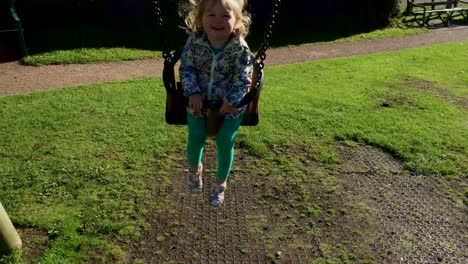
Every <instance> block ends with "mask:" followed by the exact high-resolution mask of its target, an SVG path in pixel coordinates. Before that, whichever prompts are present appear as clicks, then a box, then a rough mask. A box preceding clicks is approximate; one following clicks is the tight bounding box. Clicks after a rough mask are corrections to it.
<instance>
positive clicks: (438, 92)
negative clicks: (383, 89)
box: [403, 77, 468, 109]
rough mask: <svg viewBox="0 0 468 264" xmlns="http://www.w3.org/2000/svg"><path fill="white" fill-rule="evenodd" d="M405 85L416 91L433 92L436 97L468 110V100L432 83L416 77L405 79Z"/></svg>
mask: <svg viewBox="0 0 468 264" xmlns="http://www.w3.org/2000/svg"><path fill="white" fill-rule="evenodd" d="M403 80H404V82H405V85H406V86H408V87H410V88H413V89H416V90H423V91H429V92H432V93H433V94H434V95H435V96H437V97H439V98H440V99H442V100H445V101H447V102H449V103H451V104H454V105H456V106H459V107H461V108H463V109H468V98H463V97H458V96H456V95H454V94H452V93H450V92H449V91H447V90H446V89H444V88H442V87H438V86H437V85H436V84H434V83H433V82H430V81H426V80H422V79H418V78H415V77H404V78H403Z"/></svg>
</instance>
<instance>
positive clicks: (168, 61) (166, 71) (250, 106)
mask: <svg viewBox="0 0 468 264" xmlns="http://www.w3.org/2000/svg"><path fill="white" fill-rule="evenodd" d="M154 6H155V14H156V17H157V18H158V26H159V29H160V33H161V35H162V36H163V37H162V46H163V58H164V68H163V83H164V87H165V89H166V109H165V120H166V123H167V124H170V125H186V124H187V105H188V98H187V97H186V96H184V92H183V88H182V84H181V83H180V82H178V81H177V79H176V69H175V66H176V64H177V62H178V61H179V60H180V57H181V55H182V49H178V50H175V51H171V50H170V49H169V48H168V44H167V39H166V38H165V36H166V34H165V33H166V32H165V28H164V23H163V19H162V16H161V9H160V6H159V0H154ZM280 6H281V0H272V7H273V9H272V14H271V17H270V20H269V22H268V24H267V30H266V32H265V34H264V39H263V42H262V44H261V46H260V49H259V50H258V52H257V54H256V55H255V59H254V63H253V67H254V68H253V73H252V85H251V87H250V89H249V91H248V92H247V93H246V95H245V96H244V98H243V99H242V100H241V102H240V103H239V104H238V105H236V106H235V107H236V108H239V107H242V106H245V105H247V107H246V111H245V112H244V114H243V118H242V123H241V125H242V126H256V125H258V123H259V106H258V104H259V98H260V91H261V89H262V87H263V83H264V74H263V68H264V66H265V64H264V60H265V59H266V50H267V49H268V46H269V42H270V39H271V37H272V34H273V33H272V32H273V26H274V24H275V19H276V17H278V13H279V9H280Z"/></svg>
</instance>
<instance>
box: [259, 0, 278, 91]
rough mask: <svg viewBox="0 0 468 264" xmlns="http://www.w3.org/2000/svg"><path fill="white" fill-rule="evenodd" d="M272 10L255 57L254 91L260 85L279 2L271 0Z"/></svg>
mask: <svg viewBox="0 0 468 264" xmlns="http://www.w3.org/2000/svg"><path fill="white" fill-rule="evenodd" d="M272 5H273V9H272V11H271V12H272V13H271V17H270V20H269V22H268V24H267V26H266V30H265V34H264V37H263V42H262V44H261V45H260V48H259V49H258V51H257V55H256V56H255V62H254V63H255V64H257V65H258V71H257V76H256V77H257V79H256V82H255V86H254V89H256V90H257V89H259V88H260V86H261V83H262V74H263V68H264V67H265V62H264V61H265V59H266V51H267V49H268V48H269V46H270V40H271V38H272V36H273V27H274V25H275V22H276V18H277V17H278V15H279V11H280V7H281V0H273V3H272Z"/></svg>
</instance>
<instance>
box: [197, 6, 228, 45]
mask: <svg viewBox="0 0 468 264" xmlns="http://www.w3.org/2000/svg"><path fill="white" fill-rule="evenodd" d="M235 22H236V21H235V17H234V13H233V12H232V11H229V10H227V9H226V7H224V6H223V4H222V3H221V1H214V3H213V4H208V5H207V6H206V7H205V10H204V12H203V16H202V25H203V31H204V32H205V33H206V35H207V37H208V40H209V41H210V44H211V45H212V46H213V47H215V48H219V47H220V46H222V45H223V44H224V43H225V42H226V41H227V40H228V38H229V36H230V35H231V33H232V32H233V31H234V25H235Z"/></svg>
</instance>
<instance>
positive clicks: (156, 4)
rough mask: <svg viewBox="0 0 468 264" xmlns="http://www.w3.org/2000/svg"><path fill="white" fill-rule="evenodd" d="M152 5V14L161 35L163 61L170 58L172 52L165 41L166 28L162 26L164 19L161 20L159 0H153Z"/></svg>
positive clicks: (172, 55)
mask: <svg viewBox="0 0 468 264" xmlns="http://www.w3.org/2000/svg"><path fill="white" fill-rule="evenodd" d="M153 5H154V14H155V16H156V20H157V23H158V27H159V32H160V37H161V42H162V43H161V45H162V55H163V58H164V61H169V60H170V59H172V57H174V54H173V53H171V50H170V49H169V44H168V42H167V38H166V29H165V27H164V21H163V17H162V14H161V7H160V4H159V0H153Z"/></svg>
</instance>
